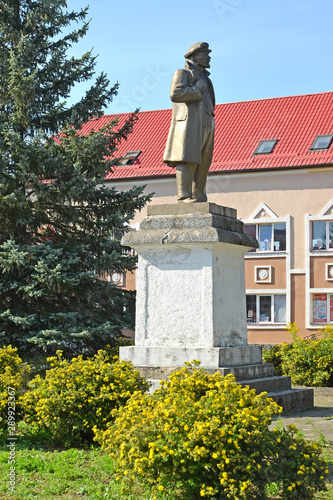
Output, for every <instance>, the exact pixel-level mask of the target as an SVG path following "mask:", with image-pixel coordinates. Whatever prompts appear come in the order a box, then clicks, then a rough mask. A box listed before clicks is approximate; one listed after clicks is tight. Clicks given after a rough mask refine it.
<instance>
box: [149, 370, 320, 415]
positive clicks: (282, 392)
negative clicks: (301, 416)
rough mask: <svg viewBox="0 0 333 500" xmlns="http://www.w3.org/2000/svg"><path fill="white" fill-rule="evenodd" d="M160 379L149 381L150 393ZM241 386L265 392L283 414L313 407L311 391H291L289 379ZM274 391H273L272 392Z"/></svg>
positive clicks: (278, 378)
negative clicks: (281, 409) (280, 407)
mask: <svg viewBox="0 0 333 500" xmlns="http://www.w3.org/2000/svg"><path fill="white" fill-rule="evenodd" d="M160 381H161V379H149V382H150V384H151V385H150V390H149V392H150V393H153V392H154V391H155V390H156V389H158V387H159V385H160ZM238 382H239V383H240V384H241V385H243V386H246V385H249V386H250V387H251V388H252V389H255V390H256V392H257V393H258V394H260V393H261V392H267V397H269V398H272V399H273V401H275V402H276V403H277V404H278V405H279V406H282V408H283V412H284V413H287V412H289V411H302V410H305V409H308V408H313V406H314V393H313V389H310V388H306V389H293V388H291V385H290V377H266V378H261V379H258V380H253V379H252V380H251V381H249V380H242V381H238ZM274 389H275V390H274Z"/></svg>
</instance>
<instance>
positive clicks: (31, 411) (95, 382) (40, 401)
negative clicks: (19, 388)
mask: <svg viewBox="0 0 333 500" xmlns="http://www.w3.org/2000/svg"><path fill="white" fill-rule="evenodd" d="M61 354H62V353H61V351H57V356H56V357H52V358H48V361H49V362H50V363H51V367H52V368H51V369H50V370H47V372H46V375H45V379H43V378H41V377H40V376H39V375H37V376H36V377H35V378H34V379H33V380H32V381H31V382H30V384H29V387H30V389H31V390H30V391H29V392H27V393H26V394H25V395H24V408H25V421H26V422H27V423H28V424H31V425H37V426H39V427H40V428H41V429H44V430H48V431H49V433H50V434H51V436H52V438H53V439H54V440H56V441H59V442H62V443H63V444H65V445H74V444H80V443H82V442H87V441H91V440H92V438H93V431H92V428H93V427H94V426H96V427H97V428H98V429H104V428H105V426H106V423H107V422H109V421H110V420H111V412H112V410H114V409H115V408H118V407H119V406H122V405H124V404H125V403H126V402H127V400H128V399H129V398H130V397H131V396H132V394H133V393H134V392H135V391H146V390H147V389H148V384H147V382H146V381H145V380H144V379H143V378H142V377H141V376H140V374H139V372H138V371H136V370H134V369H133V366H132V365H131V363H128V362H124V361H121V362H120V361H116V362H114V363H111V362H110V358H109V354H108V353H106V352H105V351H103V350H100V351H98V353H97V354H96V355H95V356H94V357H93V358H88V359H83V358H82V356H78V357H77V358H73V359H72V360H71V361H66V360H63V359H62V358H61Z"/></svg>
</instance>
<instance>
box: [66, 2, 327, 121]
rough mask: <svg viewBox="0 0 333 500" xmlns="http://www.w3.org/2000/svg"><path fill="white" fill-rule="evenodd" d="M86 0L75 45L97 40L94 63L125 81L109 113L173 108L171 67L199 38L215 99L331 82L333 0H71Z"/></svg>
mask: <svg viewBox="0 0 333 500" xmlns="http://www.w3.org/2000/svg"><path fill="white" fill-rule="evenodd" d="M85 5H90V9H89V17H90V18H91V24H90V29H89V32H88V34H87V35H86V37H85V38H84V39H82V40H81V41H80V42H79V44H78V45H77V46H76V47H75V53H76V55H79V54H82V53H83V52H85V51H87V50H90V49H92V48H93V54H94V55H96V56H98V59H97V60H98V63H97V67H96V71H97V72H98V73H99V72H101V71H104V72H105V73H106V74H107V75H108V77H109V79H110V81H111V83H115V82H116V81H118V82H119V83H120V89H119V94H118V96H117V97H116V98H115V100H114V101H113V103H111V104H110V106H109V108H108V110H107V112H109V113H120V112H128V111H133V110H134V109H135V108H136V107H139V108H140V109H141V111H145V110H154V109H165V108H170V107H171V101H170V99H169V90H170V83H171V78H172V74H173V71H174V70H175V69H177V68H182V67H183V66H184V62H185V59H184V53H185V52H186V51H187V49H188V48H189V47H190V46H191V45H192V44H194V43H196V42H201V41H205V42H208V43H209V45H210V47H211V49H212V53H211V57H212V61H211V69H210V71H211V78H212V81H213V84H214V87H215V93H216V101H217V103H224V102H234V101H243V100H253V99H262V98H270V97H278V96H286V95H295V94H309V93H316V92H326V91H331V90H333V62H332V56H331V50H332V47H333V29H332V19H333V2H332V0H201V1H200V0H168V1H165V0H164V1H163V0H162V1H157V0H141V1H138V0H123V1H121V0H90V4H89V2H84V1H82V0H68V8H69V9H73V10H79V9H80V8H81V7H82V6H85ZM84 88H85V86H84V85H78V86H77V87H76V88H75V90H74V92H73V99H75V100H77V99H79V98H80V96H81V95H82V93H83V92H84Z"/></svg>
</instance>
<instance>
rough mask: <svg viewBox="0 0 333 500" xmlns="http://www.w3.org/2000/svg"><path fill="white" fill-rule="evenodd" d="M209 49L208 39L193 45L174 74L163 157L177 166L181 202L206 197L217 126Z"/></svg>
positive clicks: (178, 194)
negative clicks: (181, 66)
mask: <svg viewBox="0 0 333 500" xmlns="http://www.w3.org/2000/svg"><path fill="white" fill-rule="evenodd" d="M210 52H211V50H210V49H209V45H208V43H206V42H200V43H196V44H194V45H192V47H190V49H189V50H188V51H187V52H186V54H185V59H186V63H185V68H184V69H178V70H176V71H175V73H174V75H173V78H172V83H171V90H170V98H171V100H172V102H173V108H172V120H171V126H170V130H169V136H168V140H167V143H166V146H165V151H164V157H163V161H164V162H165V163H167V164H168V165H169V166H170V167H176V181H177V197H178V202H198V201H199V202H200V201H207V196H206V194H205V186H206V180H207V175H208V170H209V167H210V164H211V162H212V155H213V147H214V130H215V121H214V106H215V96H214V88H213V84H212V82H211V80H210V79H209V77H208V75H209V72H208V71H207V69H206V68H209V67H210V55H209V53H210Z"/></svg>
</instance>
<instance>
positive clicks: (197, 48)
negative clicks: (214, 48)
mask: <svg viewBox="0 0 333 500" xmlns="http://www.w3.org/2000/svg"><path fill="white" fill-rule="evenodd" d="M210 52H211V50H210V48H209V45H208V43H207V42H199V43H195V44H194V45H192V47H190V48H189V49H188V51H187V52H186V54H185V56H184V57H185V59H189V60H190V61H193V62H195V63H197V64H198V65H199V66H202V67H203V68H209V67H210V55H209V53H210Z"/></svg>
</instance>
